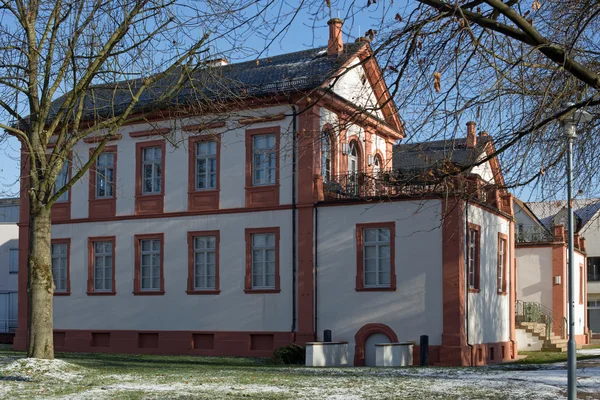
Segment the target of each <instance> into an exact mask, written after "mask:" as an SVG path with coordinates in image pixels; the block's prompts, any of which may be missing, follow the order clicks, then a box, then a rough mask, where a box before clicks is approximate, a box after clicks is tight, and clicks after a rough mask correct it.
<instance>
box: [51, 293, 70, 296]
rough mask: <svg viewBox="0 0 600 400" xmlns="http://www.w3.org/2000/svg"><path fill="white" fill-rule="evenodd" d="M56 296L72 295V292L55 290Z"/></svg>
mask: <svg viewBox="0 0 600 400" xmlns="http://www.w3.org/2000/svg"><path fill="white" fill-rule="evenodd" d="M54 295H55V296H70V295H71V292H54Z"/></svg>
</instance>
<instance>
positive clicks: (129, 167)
mask: <svg viewBox="0 0 600 400" xmlns="http://www.w3.org/2000/svg"><path fill="white" fill-rule="evenodd" d="M279 113H285V115H287V116H286V118H285V119H283V120H281V121H273V122H268V123H257V124H252V125H248V126H240V125H239V124H238V123H237V122H235V121H236V120H237V119H240V118H249V117H257V116H265V115H273V114H279ZM228 118H229V119H228V120H227V126H226V127H224V128H218V129H213V130H211V131H210V132H211V133H215V134H217V133H220V134H222V144H221V162H220V165H219V168H220V190H221V192H220V208H221V209H227V208H239V207H245V204H246V201H245V186H246V181H245V179H246V178H245V164H246V143H245V132H246V130H247V129H258V128H265V127H272V126H277V125H279V126H280V131H281V140H280V181H279V183H280V187H279V191H280V192H279V199H280V204H290V203H291V201H292V194H291V192H292V137H293V136H292V130H293V128H292V123H293V118H292V117H291V108H290V107H288V106H278V107H269V108H263V109H254V110H246V111H244V112H243V113H230V114H229V115H228ZM203 120H204V121H205V120H208V121H223V120H225V118H224V117H219V116H212V117H210V116H209V117H207V118H205V119H203ZM199 122H200V120H199V119H194V118H186V119H184V120H183V121H179V120H178V121H161V122H153V123H152V124H150V123H140V124H135V125H128V126H124V127H123V128H121V130H120V131H119V133H120V134H122V138H121V139H120V140H118V141H114V142H110V143H109V145H116V146H117V149H118V155H117V185H116V186H117V187H116V193H117V205H116V206H117V209H116V214H117V215H132V214H134V207H135V173H136V154H135V144H136V143H137V142H144V141H152V140H157V139H160V137H158V136H151V137H148V138H137V139H135V138H131V137H129V133H130V132H135V131H143V130H149V129H153V128H157V129H159V128H165V127H168V128H171V129H172V133H171V135H170V136H169V137H168V140H167V141H166V147H165V171H164V184H165V205H164V211H165V212H178V211H186V210H187V191H188V142H187V138H188V137H189V134H188V133H187V132H183V130H181V125H187V124H195V123H199ZM96 146H97V145H96V144H87V143H84V142H83V141H82V142H79V143H78V144H77V145H76V146H75V148H74V151H73V174H75V172H76V171H77V169H78V168H79V167H80V166H81V165H83V163H85V162H86V161H87V160H88V158H89V149H90V148H93V147H96ZM88 197H89V174H86V175H85V177H84V178H82V179H81V180H80V181H79V182H77V183H75V185H73V187H72V189H71V217H72V218H87V217H88Z"/></svg>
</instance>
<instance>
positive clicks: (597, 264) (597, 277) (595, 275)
mask: <svg viewBox="0 0 600 400" xmlns="http://www.w3.org/2000/svg"><path fill="white" fill-rule="evenodd" d="M587 279H588V281H600V257H588V259H587Z"/></svg>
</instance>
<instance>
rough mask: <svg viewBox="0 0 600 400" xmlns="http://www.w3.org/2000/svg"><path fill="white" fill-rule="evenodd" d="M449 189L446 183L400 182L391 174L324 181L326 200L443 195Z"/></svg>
mask: <svg viewBox="0 0 600 400" xmlns="http://www.w3.org/2000/svg"><path fill="white" fill-rule="evenodd" d="M448 189H449V187H448V184H444V183H437V182H436V183H426V182H425V183H423V182H416V183H415V182H400V181H399V180H398V179H396V177H394V176H393V175H392V174H390V173H389V172H381V173H379V174H374V175H369V174H366V173H362V172H357V173H349V174H342V175H334V176H332V177H330V178H329V179H325V180H323V193H324V197H325V199H326V200H331V199H356V198H370V197H394V196H401V195H405V196H419V195H423V194H431V193H442V190H444V193H447V191H448ZM451 190H453V189H451Z"/></svg>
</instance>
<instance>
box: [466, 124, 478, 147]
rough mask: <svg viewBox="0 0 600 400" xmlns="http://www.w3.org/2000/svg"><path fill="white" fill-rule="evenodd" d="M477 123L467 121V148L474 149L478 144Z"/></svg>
mask: <svg viewBox="0 0 600 400" xmlns="http://www.w3.org/2000/svg"><path fill="white" fill-rule="evenodd" d="M476 130H477V124H476V123H475V122H474V121H469V122H467V148H469V149H472V148H474V147H475V146H476V145H477V135H476V134H475V131H476Z"/></svg>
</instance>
